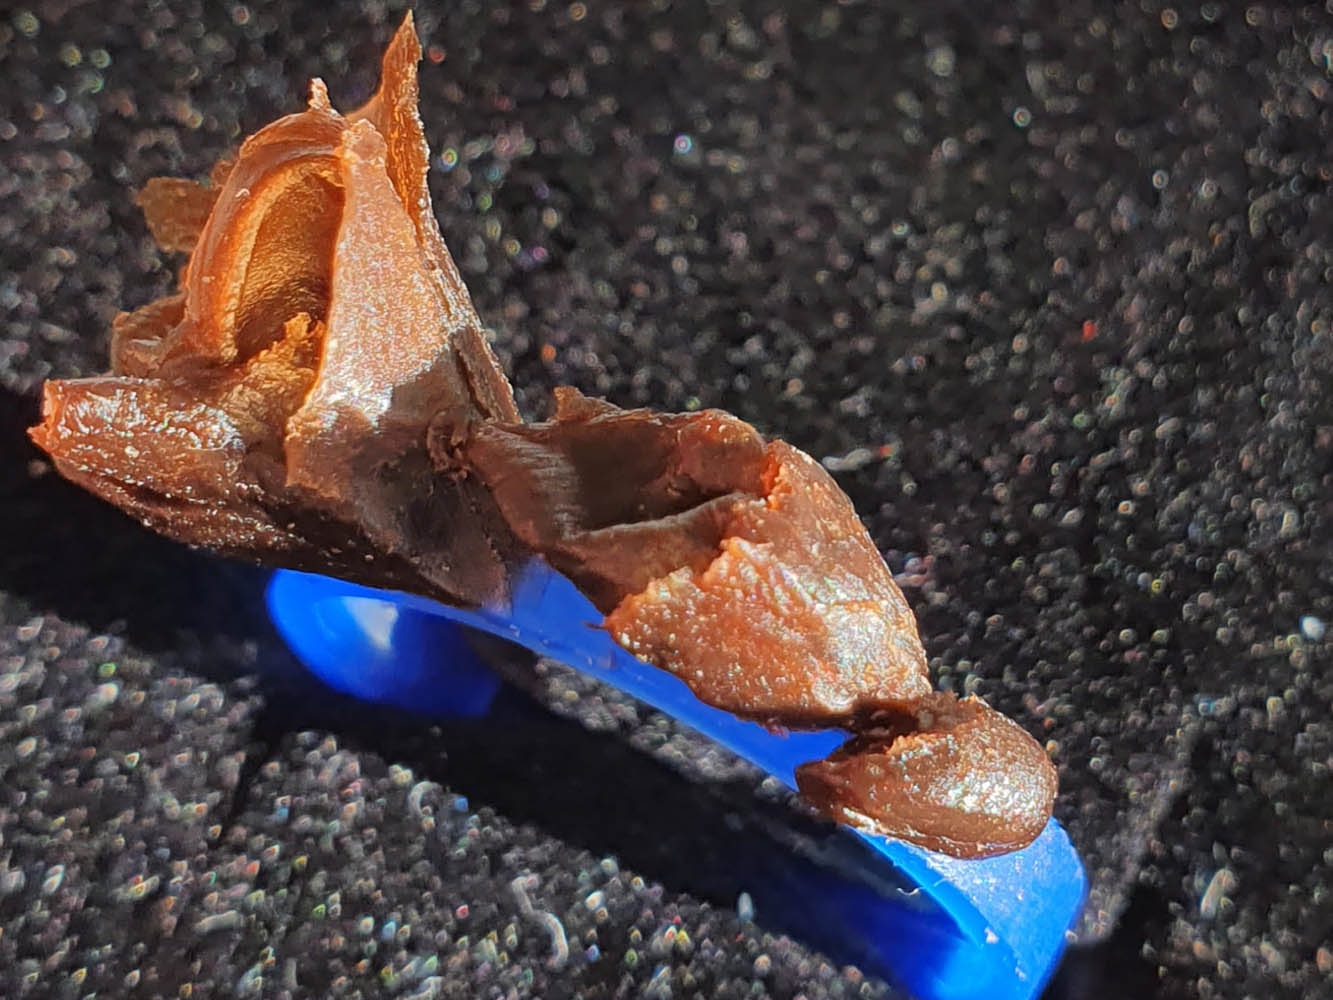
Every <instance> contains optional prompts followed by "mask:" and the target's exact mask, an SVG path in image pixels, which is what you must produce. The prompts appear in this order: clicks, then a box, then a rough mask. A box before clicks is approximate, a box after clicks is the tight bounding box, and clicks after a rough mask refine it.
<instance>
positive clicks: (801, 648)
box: [606, 442, 931, 725]
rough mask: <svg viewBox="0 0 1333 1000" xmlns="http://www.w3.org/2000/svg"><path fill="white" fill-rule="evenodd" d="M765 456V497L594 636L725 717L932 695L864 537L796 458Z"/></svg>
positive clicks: (805, 712)
mask: <svg viewBox="0 0 1333 1000" xmlns="http://www.w3.org/2000/svg"><path fill="white" fill-rule="evenodd" d="M769 461H770V470H769V474H768V476H767V477H766V478H767V480H768V482H769V484H770V485H769V487H768V492H767V495H766V496H765V497H763V498H754V499H746V500H744V501H740V502H736V503H735V504H733V505H732V506H731V508H730V511H729V515H730V516H729V517H728V520H727V523H726V525H725V527H724V529H723V532H724V538H723V541H722V543H721V550H720V552H719V554H718V556H717V558H716V559H715V560H713V562H712V563H711V564H710V565H709V566H708V567H707V568H706V569H705V570H703V571H702V572H699V571H696V570H692V569H688V568H682V569H679V570H677V571H675V572H673V573H671V574H670V575H668V576H666V577H664V578H662V579H660V580H656V581H654V582H653V583H651V584H650V585H649V586H648V587H647V588H646V589H645V590H644V591H643V592H642V593H638V594H633V595H631V596H629V597H626V598H625V600H624V601H623V602H621V604H620V605H619V606H618V607H617V608H615V610H613V611H612V612H611V613H610V614H609V615H607V618H606V626H607V628H608V629H609V630H610V631H611V634H612V635H613V636H615V638H616V640H617V641H618V642H620V643H621V645H623V646H625V648H627V649H629V650H630V651H631V652H634V653H635V654H637V655H640V656H643V657H644V658H646V659H648V660H649V661H651V662H653V663H656V664H658V665H659V666H662V667H665V668H666V669H668V670H670V671H671V672H672V673H675V674H677V675H678V676H680V677H681V678H682V679H683V680H685V681H686V682H687V683H688V684H689V685H690V687H691V689H693V690H694V692H695V693H696V694H697V695H698V696H699V697H700V698H702V699H703V700H704V701H706V702H708V703H709V704H710V705H716V706H718V707H719V708H725V709H726V710H727V711H730V712H734V713H736V714H737V715H744V716H748V717H751V718H756V719H760V720H778V719H781V720H782V722H783V723H784V724H788V725H801V724H810V723H814V722H817V721H819V720H837V719H841V718H850V717H854V716H857V715H860V714H865V713H868V712H871V711H874V710H902V709H903V708H904V707H906V706H910V705H911V704H912V703H913V701H914V700H915V699H918V698H921V697H923V696H924V695H926V694H928V693H929V692H930V690H931V689H930V683H929V680H928V677H927V672H926V659H925V653H924V651H923V650H922V649H921V645H920V640H919V639H918V638H917V635H916V623H915V620H914V619H913V617H912V613H911V610H910V609H909V608H908V607H907V603H906V601H905V600H904V598H903V596H902V593H901V591H899V590H898V587H897V584H895V583H894V582H893V578H892V577H891V576H890V575H889V572H888V569H887V567H885V566H884V563H883V560H882V559H881V558H880V557H879V553H878V551H877V550H875V547H874V545H873V544H871V542H870V539H869V537H868V536H867V535H866V533H865V528H864V527H863V526H862V525H861V522H860V521H859V520H858V519H857V517H856V515H855V512H854V511H853V510H852V508H851V504H850V502H849V501H848V500H847V499H846V497H845V496H844V495H843V494H842V493H841V491H839V490H838V489H837V487H836V485H834V484H833V482H832V480H831V479H830V478H829V477H828V473H826V472H825V471H824V470H823V469H822V468H820V467H819V465H818V464H817V463H815V462H814V461H813V460H812V459H810V458H809V456H807V455H805V454H803V453H801V452H799V451H797V450H796V449H794V448H792V447H790V446H789V445H786V444H783V443H782V442H773V443H772V444H770V445H769ZM775 664H781V667H780V668H774V666H773V665H775Z"/></svg>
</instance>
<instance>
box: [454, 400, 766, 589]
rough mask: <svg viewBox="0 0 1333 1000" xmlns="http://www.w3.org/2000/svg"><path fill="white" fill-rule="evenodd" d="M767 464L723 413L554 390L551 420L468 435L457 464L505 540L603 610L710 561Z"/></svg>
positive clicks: (745, 430) (752, 439) (750, 436)
mask: <svg viewBox="0 0 1333 1000" xmlns="http://www.w3.org/2000/svg"><path fill="white" fill-rule="evenodd" d="M764 454H765V444H764V440H763V438H762V437H760V436H759V434H758V432H756V431H755V429H754V428H753V427H751V426H750V425H749V424H747V423H745V422H744V421H742V420H738V419H737V418H736V417H733V416H731V415H730V414H726V413H722V412H720V411H706V412H703V413H695V414H660V413H653V412H651V411H649V410H621V409H619V408H618V407H615V406H612V405H611V404H609V403H605V402H602V401H600V400H590V399H588V398H587V397H585V396H583V395H582V394H580V393H579V392H577V390H574V389H570V388H562V389H559V390H557V393H556V413H555V418H554V419H553V420H550V421H547V422H545V423H539V424H500V423H489V422H488V423H482V424H477V425H475V426H474V427H473V428H472V434H471V437H470V438H469V440H468V441H467V443H466V445H465V446H464V447H463V449H462V455H461V461H462V463H463V465H464V466H465V467H466V468H467V469H469V470H470V471H471V472H474V473H475V474H477V475H478V476H480V477H481V478H482V479H483V480H484V481H485V483H486V485H487V487H488V488H489V489H490V491H491V495H492V496H493V497H494V499H495V502H496V504H497V506H498V507H499V509H500V511H501V512H502V513H503V515H504V517H505V520H506V521H507V522H508V523H509V526H510V528H511V530H513V531H514V533H515V534H516V535H518V537H519V538H520V539H521V540H522V541H523V542H524V543H525V544H526V545H528V546H529V547H530V548H532V549H533V550H535V551H536V552H539V553H541V554H542V555H543V556H545V557H546V558H547V559H548V560H550V562H551V563H552V565H554V566H555V567H556V568H558V569H559V570H560V571H561V572H564V573H566V574H568V575H569V576H570V577H571V578H572V579H574V581H575V582H576V583H578V585H579V586H580V587H581V588H582V589H583V590H584V591H585V592H586V593H587V594H588V596H589V598H590V599H591V600H592V601H593V602H594V603H595V604H597V606H598V607H600V608H602V609H603V610H610V609H611V608H613V607H615V606H616V604H618V603H619V602H620V601H621V599H622V598H624V597H625V595H626V594H630V593H634V592H636V591H639V590H642V589H643V588H644V587H645V586H647V585H648V583H649V582H650V581H651V580H653V579H654V578H656V577H659V576H663V575H665V574H667V573H669V572H671V571H672V570H674V569H676V568H677V567H679V566H682V565H685V566H689V567H692V568H695V569H700V570H701V569H703V568H704V567H705V566H707V565H708V563H709V562H711V561H712V559H713V557H714V556H715V555H716V553H717V546H718V544H719V543H720V542H721V540H722V534H721V531H722V527H723V525H724V524H725V522H726V518H727V511H728V509H729V505H730V503H731V501H732V500H734V499H735V498H737V497H739V496H741V495H743V493H742V492H741V491H746V490H750V491H755V490H758V489H759V488H760V485H761V482H762V476H761V474H762V469H763V466H764V462H765V458H764Z"/></svg>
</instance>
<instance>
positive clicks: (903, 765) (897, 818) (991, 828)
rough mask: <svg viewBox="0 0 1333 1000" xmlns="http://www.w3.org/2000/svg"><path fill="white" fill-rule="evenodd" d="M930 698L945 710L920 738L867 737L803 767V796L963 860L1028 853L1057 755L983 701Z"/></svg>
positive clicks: (1046, 807)
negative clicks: (1052, 758) (1022, 850)
mask: <svg viewBox="0 0 1333 1000" xmlns="http://www.w3.org/2000/svg"><path fill="white" fill-rule="evenodd" d="M931 702H932V703H933V706H934V707H935V708H938V709H942V710H943V711H942V712H940V713H939V718H937V719H931V720H929V721H930V723H931V725H930V727H929V728H927V729H925V730H923V731H921V732H913V733H906V734H901V735H895V734H892V733H890V734H888V736H887V737H879V736H876V735H875V734H873V733H872V734H867V735H864V736H860V737H857V738H855V739H853V740H851V741H849V742H848V743H847V744H845V745H844V746H843V747H842V748H840V749H839V750H837V751H836V752H834V753H833V754H832V755H831V756H829V757H827V758H826V759H824V760H820V761H813V762H811V763H809V764H804V765H802V766H801V767H800V768H798V769H797V772H796V781H797V785H798V787H799V788H800V791H801V794H802V795H803V796H805V797H806V798H807V799H809V800H810V801H811V802H812V803H814V804H815V805H816V806H817V807H819V808H820V809H822V810H823V811H825V812H826V813H828V814H829V815H831V816H833V817H835V818H838V819H841V820H843V821H844V822H848V823H851V824H852V825H854V826H857V827H859V828H861V829H863V830H867V831H869V832H872V833H878V834H882V835H884V836H888V837H900V838H903V839H905V840H910V841H912V842H913V843H916V844H920V845H922V846H923V847H926V848H929V849H931V850H936V851H946V852H948V853H949V854H953V855H956V856H961V857H988V856H990V855H994V854H1003V853H1005V852H1007V851H1013V850H1017V849H1019V848H1021V847H1026V846H1027V845H1028V844H1030V843H1031V842H1032V841H1033V840H1035V839H1036V837H1037V835H1038V834H1040V833H1041V831H1042V830H1043V829H1044V828H1045V826H1046V821H1047V820H1048V819H1049V818H1050V814H1051V800H1052V799H1053V798H1054V797H1055V791H1056V772H1055V767H1054V766H1053V765H1052V764H1051V761H1050V758H1048V757H1047V756H1046V754H1045V753H1044V752H1043V751H1042V749H1041V747H1040V746H1038V745H1037V743H1036V741H1035V740H1033V739H1032V737H1031V736H1030V735H1028V733H1027V732H1026V730H1024V729H1023V728H1022V727H1021V726H1019V725H1018V724H1017V723H1015V722H1012V721H1010V720H1009V719H1007V718H1005V717H1004V716H1003V715H1001V714H1000V713H999V712H996V711H995V710H994V709H992V708H990V707H989V706H988V705H986V703H985V702H982V701H980V700H978V699H976V698H968V699H965V700H964V701H961V702H954V701H952V699H951V696H948V695H935V696H933V698H932V699H931Z"/></svg>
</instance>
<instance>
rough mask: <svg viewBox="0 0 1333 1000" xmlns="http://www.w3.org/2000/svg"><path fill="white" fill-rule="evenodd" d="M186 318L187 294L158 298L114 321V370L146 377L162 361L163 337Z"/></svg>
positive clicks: (112, 325)
mask: <svg viewBox="0 0 1333 1000" xmlns="http://www.w3.org/2000/svg"><path fill="white" fill-rule="evenodd" d="M184 318H185V296H184V295H172V296H170V297H169V298H165V299H157V300H156V301H154V302H150V303H148V305H146V306H142V307H140V308H139V309H136V310H134V312H131V313H120V314H119V315H117V316H116V318H115V319H114V320H112V322H111V371H112V373H113V374H115V375H133V376H136V377H139V378H146V377H148V376H149V375H152V374H153V373H154V372H155V371H157V368H158V365H159V364H160V362H161V353H162V340H163V339H164V338H165V337H166V336H167V335H168V334H170V333H171V331H172V330H173V329H175V328H176V327H177V326H178V325H179V324H180V322H181V321H182V320H183V319H184Z"/></svg>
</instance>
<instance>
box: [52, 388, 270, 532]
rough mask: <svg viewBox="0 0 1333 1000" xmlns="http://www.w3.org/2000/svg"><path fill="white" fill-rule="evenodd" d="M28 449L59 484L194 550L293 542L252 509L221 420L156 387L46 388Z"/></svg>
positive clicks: (234, 444)
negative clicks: (39, 452)
mask: <svg viewBox="0 0 1333 1000" xmlns="http://www.w3.org/2000/svg"><path fill="white" fill-rule="evenodd" d="M42 417H43V423H42V425H41V426H40V427H37V428H34V430H33V432H32V436H33V440H34V441H36V443H37V444H38V445H39V446H40V447H42V448H44V449H46V451H47V452H49V453H50V455H51V457H52V459H54V460H55V464H56V468H57V469H59V470H60V473H61V475H63V476H65V477H66V478H67V479H69V480H71V481H73V482H75V483H78V484H79V485H80V486H83V487H84V488H85V489H88V490H90V491H91V492H93V493H96V494H98V495H99V496H101V497H103V498H105V499H107V500H109V501H110V502H112V503H114V504H116V505H117V506H119V507H121V508H123V509H125V510H126V511H127V512H129V513H131V514H133V515H134V516H135V517H137V518H139V519H140V520H142V521H143V522H144V523H145V524H146V525H148V526H149V527H151V528H154V529H156V530H158V531H161V532H163V533H165V534H168V535H171V536H173V537H178V538H179V537H182V536H183V537H186V538H189V539H190V540H191V541H193V542H195V543H196V544H199V545H209V546H212V547H216V548H222V549H232V550H236V549H239V550H245V549H248V548H256V547H271V548H276V549H282V548H286V547H288V545H289V543H290V541H291V540H290V539H289V538H288V536H287V535H286V533H285V532H283V531H281V530H280V529H278V528H277V527H276V526H275V525H274V524H273V523H272V521H271V520H270V519H269V517H268V516H267V515H266V514H265V512H264V511H263V510H262V509H260V508H259V507H257V506H256V505H254V504H253V503H251V502H250V499H249V496H248V494H249V487H250V485H251V484H248V483H247V482H246V480H245V476H244V475H243V474H242V472H241V462H242V460H243V459H244V457H245V442H244V441H243V440H242V438H241V435H240V434H239V433H238V432H237V430H236V428H235V427H234V426H233V425H232V423H231V421H230V419H229V418H228V417H227V415H226V414H225V413H223V412H222V411H221V410H219V409H217V408H216V407H213V406H210V405H209V404H207V403H204V402H200V401H198V400H196V399H195V398H193V397H192V395H191V394H190V393H189V392H188V391H187V390H181V389H177V388H174V387H172V386H168V385H165V384H163V383H160V382H145V381H142V380H139V379H129V378H118V377H115V376H105V377H103V378H94V379H80V380H78V381H76V382H47V383H46V387H45V390H44V393H43V398H42Z"/></svg>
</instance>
